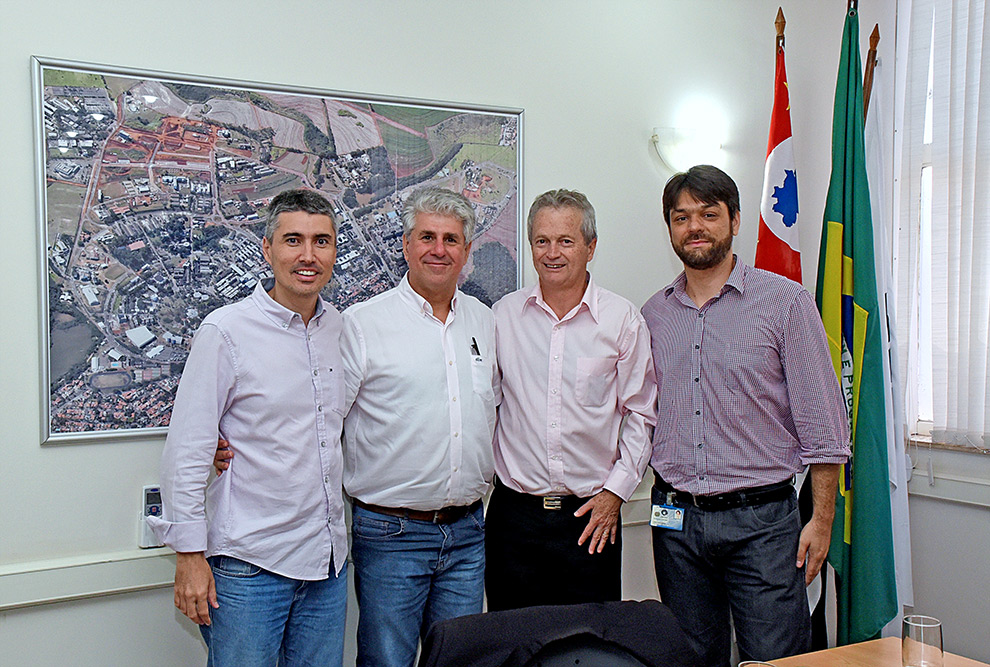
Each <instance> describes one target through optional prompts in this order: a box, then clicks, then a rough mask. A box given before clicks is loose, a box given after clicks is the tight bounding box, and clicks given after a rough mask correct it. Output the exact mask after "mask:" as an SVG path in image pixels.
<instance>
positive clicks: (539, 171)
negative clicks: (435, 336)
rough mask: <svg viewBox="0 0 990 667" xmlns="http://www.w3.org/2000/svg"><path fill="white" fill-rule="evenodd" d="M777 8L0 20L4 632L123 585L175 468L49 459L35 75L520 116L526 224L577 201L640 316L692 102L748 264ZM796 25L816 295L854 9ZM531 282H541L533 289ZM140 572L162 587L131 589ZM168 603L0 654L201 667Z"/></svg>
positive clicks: (45, 11) (148, 595) (663, 6)
mask: <svg viewBox="0 0 990 667" xmlns="http://www.w3.org/2000/svg"><path fill="white" fill-rule="evenodd" d="M778 4H779V0H772V1H771V0H733V1H732V2H725V1H717V0H692V1H690V2H688V1H680V2H678V1H675V0H665V1H662V2H657V1H656V0H638V1H637V0H626V1H622V2H616V1H607V0H600V1H585V2H581V1H574V0H543V1H541V2H524V1H522V0H502V1H500V2H489V3H480V2H439V1H434V2H425V1H423V2H418V1H413V2H403V3H399V2H387V1H384V0H371V1H368V2H338V1H331V2H315V1H305V0H283V2H280V3H278V4H277V5H276V4H274V3H269V2H260V1H257V0H256V1H254V2H243V1H238V2H234V1H232V0H214V1H213V2H202V1H198V2H190V1H188V0H179V1H173V2H159V3H137V2H131V1H126V2H125V1H122V0H108V1H106V2H101V3H97V4H95V5H94V4H87V3H79V2H69V1H67V0H35V1H34V2H31V3H10V2H5V3H3V4H2V5H0V12H2V14H0V26H2V28H0V30H2V34H0V43H2V44H3V51H2V55H0V91H2V95H3V97H2V99H3V107H2V108H3V116H2V118H3V124H4V125H3V131H2V133H0V155H2V156H3V160H2V161H0V183H2V188H3V191H2V195H3V196H2V202H3V208H2V210H0V220H2V227H0V228H2V230H3V232H4V243H3V244H0V276H2V280H0V282H2V284H3V285H4V289H3V290H2V291H0V312H2V313H3V317H2V320H0V350H2V352H0V609H2V608H3V603H4V602H5V601H7V602H9V601H10V600H12V599H22V598H24V596H23V595H21V594H20V593H19V592H17V591H15V590H14V589H15V584H17V585H26V586H27V587H28V588H31V587H36V586H37V587H40V588H52V591H51V592H50V594H51V596H52V597H58V596H59V594H60V593H59V591H62V590H63V589H65V590H69V592H70V593H71V592H72V591H77V592H78V591H80V590H82V591H84V590H85V589H87V586H89V587H90V588H93V587H94V585H91V580H90V579H88V576H89V575H86V574H83V572H84V571H89V570H86V568H85V567H83V568H82V569H79V568H77V567H76V566H75V565H74V564H77V563H83V564H86V563H90V564H93V563H96V564H100V563H101V562H103V561H108V560H109V561H112V560H113V558H108V556H107V554H119V553H121V552H125V553H126V551H127V550H129V549H132V547H133V545H134V543H135V538H136V530H137V528H136V517H135V515H136V510H137V505H138V496H139V491H140V487H141V485H143V484H148V483H153V482H155V481H156V476H157V464H158V458H159V455H160V451H161V444H162V443H161V440H156V439H137V440H134V441H129V442H101V443H94V444H85V445H73V446H58V447H45V448H41V447H40V446H39V441H40V435H39V433H40V419H41V417H40V407H39V401H40V398H39V397H40V395H41V391H40V386H39V383H40V374H39V371H38V369H39V365H40V363H41V362H40V355H41V350H40V349H39V345H38V343H37V341H38V339H39V335H40V331H41V329H40V327H41V326H43V323H42V321H41V319H40V317H39V312H38V310H39V309H38V294H39V290H40V289H41V286H40V285H39V284H38V278H37V275H38V270H39V252H38V245H39V243H40V240H39V235H38V231H37V229H38V224H37V213H38V212H37V209H36V204H35V201H36V200H35V197H36V189H37V183H36V180H35V173H36V171H35V152H34V138H33V136H32V132H33V130H32V127H33V124H32V123H33V121H32V118H33V106H32V97H31V70H30V60H29V59H30V56H31V55H39V56H46V57H54V58H64V59H71V60H79V61H84V62H92V63H102V64H114V65H120V66H126V67H134V68H141V69H150V70H161V71H172V72H180V73H188V74H197V75H206V76H216V77H221V78H229V79H244V80H249V81H250V80H253V81H262V82H278V83H284V84H288V85H296V86H307V87H316V88H326V89H335V90H343V91H353V92H364V93H374V94H387V95H397V96H406V97H420V98H427V99H435V100H447V101H457V102H466V103H475V104H480V105H498V106H511V107H522V108H524V109H525V110H526V112H525V121H524V123H525V125H524V128H525V135H524V142H525V143H524V148H525V153H524V182H523V187H524V192H523V198H524V200H526V201H529V200H531V199H532V198H533V196H534V195H536V194H538V193H540V192H542V191H544V190H546V189H549V188H552V187H570V188H576V189H579V190H583V191H584V192H586V193H587V194H588V195H589V197H590V198H591V200H592V202H593V203H594V204H595V207H596V209H597V211H598V218H599V233H600V237H601V238H600V241H599V246H598V253H597V257H596V260H595V262H594V264H593V267H592V268H593V271H594V272H595V275H596V279H597V280H598V281H599V283H600V284H602V285H604V286H606V287H608V288H611V289H614V290H616V291H618V292H620V293H622V294H624V295H626V296H627V297H628V298H630V299H631V300H633V301H634V302H636V303H642V302H643V301H645V300H646V299H647V298H648V297H649V295H650V294H652V293H653V292H654V291H656V290H657V289H659V288H660V287H662V286H663V285H664V284H666V283H667V282H668V281H669V280H670V279H672V278H673V276H674V275H675V274H676V272H677V270H678V268H679V267H678V263H677V261H676V258H675V257H674V255H673V253H672V252H671V251H670V250H669V244H668V242H667V240H666V236H665V231H664V228H663V223H662V219H661V214H660V206H659V193H660V190H661V188H662V186H663V183H664V181H665V180H666V178H667V177H668V176H669V172H668V171H667V170H666V169H665V168H664V167H663V165H662V164H661V163H660V161H659V160H658V159H657V158H656V156H655V155H654V154H653V153H652V149H651V147H650V143H649V138H650V134H651V130H652V128H653V127H654V126H666V125H674V124H675V123H676V122H677V115H678V113H679V110H680V109H681V107H682V104H683V103H684V101H685V100H687V99H689V98H698V97H701V98H703V99H706V100H708V101H707V104H709V105H712V106H713V107H714V108H717V109H719V110H721V111H722V112H723V113H724V114H725V116H726V118H727V119H728V123H729V126H728V133H729V134H728V138H727V140H726V145H725V148H726V155H725V168H726V170H727V171H728V172H729V173H730V174H732V175H733V176H734V177H735V178H736V180H737V182H738V183H739V186H740V190H741V192H742V212H743V230H742V233H741V235H740V237H739V239H738V241H737V250H738V252H739V253H740V255H741V256H742V257H743V259H744V260H746V261H752V257H753V253H754V248H755V242H756V221H757V210H758V197H759V190H760V187H761V182H762V173H763V158H764V154H765V149H766V136H767V125H768V121H769V112H770V104H771V99H770V94H771V88H772V76H773V45H774V27H773V21H774V17H775V14H776V11H777V6H778ZM788 4H789V6H785V7H784V10H785V12H787V20H788V25H787V46H788V50H787V53H788V56H787V64H788V75H789V81H790V92H791V100H792V109H791V114H792V121H793V126H794V134H795V144H796V146H795V150H796V161H797V168H798V172H799V186H800V193H801V194H800V197H801V207H802V216H803V217H802V219H801V225H802V243H803V245H804V247H805V248H807V249H808V251H807V252H806V253H805V255H804V271H805V276H806V282H808V283H809V285H810V284H811V283H812V282H813V280H814V275H815V272H816V265H817V255H816V251H815V249H817V245H818V237H819V233H820V224H821V219H820V216H821V209H822V202H823V200H824V195H825V190H826V187H827V178H828V171H829V159H830V156H829V142H830V123H831V110H832V96H833V90H834V85H835V74H836V66H837V62H838V49H839V39H840V33H841V29H842V22H843V18H844V7H845V4H846V0H827V1H820V2H806V1H804V0H800V1H793V2H790V3H788ZM861 4H862V5H863V11H862V17H861V21H862V23H861V30H862V33H863V40H862V41H863V44H864V48H865V43H866V35H867V34H868V32H869V30H871V29H872V26H873V24H874V23H875V22H876V21H880V22H881V24H882V25H881V30H883V31H884V40H883V41H882V42H881V55H882V57H884V58H885V59H887V61H888V62H892V61H893V57H892V55H889V54H892V53H893V46H894V44H893V41H894V40H893V33H894V30H893V24H894V21H893V16H894V4H895V0H875V1H874V0H862V3H861ZM886 26H889V28H888V27H886ZM890 69H892V68H890ZM892 78H893V77H892V74H891V75H888V78H887V83H888V88H887V89H886V90H884V91H883V94H884V96H885V98H887V99H885V102H884V108H885V109H886V110H888V111H890V110H892V109H893V102H892V100H893V95H892ZM888 126H890V123H889V122H888ZM527 261H528V260H527ZM525 276H526V279H527V281H528V282H531V281H532V280H533V277H534V273H533V271H532V269H531V268H530V267H527V269H526V272H525ZM627 544H628V545H629V553H628V554H627V556H626V562H627V564H629V563H633V564H635V563H640V564H643V565H644V567H635V566H632V567H629V566H628V565H627V570H628V571H629V572H630V576H629V577H628V579H627V582H626V583H627V585H626V588H625V590H626V592H627V594H629V595H630V596H631V597H646V596H649V595H652V594H653V589H652V588H651V586H652V585H653V584H652V581H651V580H650V573H649V567H648V565H649V562H648V559H649V546H648V531H647V530H644V529H632V530H629V531H628V533H627ZM637 554H639V555H638V556H637ZM131 556H133V554H131ZM114 558H116V557H114ZM48 559H56V560H55V561H54V562H49V560H48ZM42 560H44V561H45V563H44V564H42V565H39V562H40V561H42ZM158 560H162V559H160V558H159V559H158ZM148 561H149V559H143V560H142V559H137V560H133V561H127V562H129V563H131V564H130V565H126V567H125V565H120V564H116V562H113V563H110V564H104V565H96V566H93V567H95V568H96V570H97V571H98V572H101V573H102V574H101V575H99V576H103V577H107V578H108V579H113V578H115V577H116V576H117V575H118V574H120V573H124V574H128V576H135V577H139V578H140V577H142V576H146V578H147V581H146V582H145V583H148V584H151V583H155V582H158V583H163V582H164V581H166V580H167V577H163V576H162V575H161V567H160V565H161V563H158V565H155V566H154V567H151V566H149V565H148ZM150 561H152V562H153V561H154V559H150ZM916 562H917V561H916ZM135 563H136V564H135ZM69 565H72V567H68V566H69ZM115 568H117V569H115ZM119 568H125V569H123V570H122V569H119ZM127 568H130V569H127ZM91 569H92V568H91ZM165 569H166V570H167V569H168V563H167V562H165ZM125 570H126V571H125ZM146 570H149V571H151V570H153V571H154V572H155V574H154V575H151V574H147V575H145V574H142V573H144V572H145V571H146ZM25 582H26V583H25ZM101 585H102V584H101ZM95 587H96V588H99V586H95ZM27 597H30V596H27ZM41 597H44V595H41ZM84 597H85V596H84ZM170 598H171V594H170V593H169V592H168V591H167V590H164V589H163V590H156V591H150V592H141V593H123V594H119V595H114V596H110V597H103V598H99V599H83V600H79V601H75V602H64V603H58V604H50V605H45V606H39V607H32V608H29V609H21V610H12V611H6V612H0V645H2V646H4V655H5V657H6V656H9V655H13V656H20V657H22V658H23V659H25V660H27V659H28V658H29V657H30V656H32V655H33V656H35V657H36V658H37V659H36V660H30V661H31V662H34V663H36V664H54V663H56V662H63V661H64V662H66V663H67V664H80V665H82V664H94V665H95V664H105V663H106V662H107V660H106V656H107V655H108V654H109V655H113V656H116V658H115V659H114V660H112V661H111V662H115V663H117V664H136V663H138V661H139V660H140V659H141V658H142V657H143V656H144V655H145V654H144V653H143V649H144V647H145V644H144V636H145V635H147V634H148V633H151V634H153V635H154V636H155V637H157V639H156V640H155V643H154V644H153V645H152V649H153V655H154V656H155V657H156V661H157V662H160V663H162V664H196V663H198V662H202V650H201V648H200V646H199V643H198V640H197V637H196V633H195V632H194V631H192V629H191V628H190V626H189V624H188V623H184V622H181V619H179V618H177V616H176V614H175V613H174V611H173V610H172V609H171V607H170ZM104 620H105V621H106V622H104ZM950 648H951V647H950ZM984 657H986V656H984Z"/></svg>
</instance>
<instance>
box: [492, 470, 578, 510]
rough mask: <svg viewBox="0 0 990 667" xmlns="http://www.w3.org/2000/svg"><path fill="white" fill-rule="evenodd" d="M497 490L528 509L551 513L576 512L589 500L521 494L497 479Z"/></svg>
mask: <svg viewBox="0 0 990 667" xmlns="http://www.w3.org/2000/svg"><path fill="white" fill-rule="evenodd" d="M495 489H496V491H497V492H498V493H500V494H504V495H506V496H509V497H511V498H512V500H513V502H515V503H518V504H522V505H526V506H528V507H536V508H541V507H542V508H543V509H545V510H551V511H557V510H568V511H574V510H576V509H577V508H578V507H580V506H581V505H582V504H583V503H584V502H585V501H586V500H587V498H579V497H578V496H575V495H556V496H536V495H532V494H529V493H520V492H519V491H516V490H515V489H510V488H509V487H507V486H506V485H505V484H503V483H502V480H500V479H498V478H495Z"/></svg>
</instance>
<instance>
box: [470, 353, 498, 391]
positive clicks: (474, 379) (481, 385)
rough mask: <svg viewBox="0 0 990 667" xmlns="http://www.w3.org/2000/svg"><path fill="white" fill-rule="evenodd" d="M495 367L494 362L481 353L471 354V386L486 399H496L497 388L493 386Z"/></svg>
mask: <svg viewBox="0 0 990 667" xmlns="http://www.w3.org/2000/svg"><path fill="white" fill-rule="evenodd" d="M494 375H495V369H494V368H493V367H492V364H491V363H490V362H489V361H488V360H487V359H485V358H484V357H481V356H479V355H472V356H471V388H472V389H474V393H476V394H478V396H480V397H481V399H482V400H484V401H494V400H495V390H494V389H493V388H492V377H493V376H494Z"/></svg>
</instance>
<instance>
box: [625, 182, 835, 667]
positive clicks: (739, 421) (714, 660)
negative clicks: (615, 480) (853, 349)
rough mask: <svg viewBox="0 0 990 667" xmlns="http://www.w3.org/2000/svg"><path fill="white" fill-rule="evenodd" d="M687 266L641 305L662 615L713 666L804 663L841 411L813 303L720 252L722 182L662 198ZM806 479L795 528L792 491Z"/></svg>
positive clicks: (830, 511)
mask: <svg viewBox="0 0 990 667" xmlns="http://www.w3.org/2000/svg"><path fill="white" fill-rule="evenodd" d="M663 214H664V220H665V221H666V223H667V229H668V231H669V233H670V242H671V245H672V246H673V249H674V251H675V252H676V253H677V256H678V257H680V259H681V261H682V262H683V264H684V272H683V273H681V274H680V275H679V276H678V277H677V278H676V279H675V280H674V282H672V283H671V284H670V285H668V286H667V287H665V288H664V289H662V290H660V291H659V292H657V293H656V294H655V295H654V296H653V297H652V298H651V299H650V300H649V301H647V303H646V305H644V306H643V310H642V313H643V317H644V318H645V320H646V323H647V325H648V326H649V328H650V334H651V337H652V349H653V360H654V365H655V368H656V375H657V384H658V392H659V398H658V410H659V413H658V418H657V426H656V429H655V432H654V435H653V454H652V457H651V460H650V464H651V466H652V467H653V469H654V471H655V476H656V481H655V484H654V487H653V492H652V493H653V498H652V501H653V516H652V519H651V525H652V526H654V529H653V553H654V560H655V567H656V573H657V583H658V585H659V589H660V597H661V600H662V601H663V602H664V603H666V604H667V605H669V606H670V608H671V610H672V611H673V612H674V614H675V616H677V618H678V621H679V622H680V624H681V625H682V627H683V628H684V630H685V631H686V632H687V634H688V636H689V637H690V638H691V641H692V644H693V645H694V648H695V649H696V650H697V651H698V653H699V654H700V655H702V656H703V657H704V660H705V664H707V665H710V666H711V667H727V666H728V665H729V660H730V651H731V647H730V622H729V619H730V615H731V619H732V625H733V626H734V627H735V630H736V639H737V643H738V647H739V654H740V659H743V660H748V659H753V660H769V659H772V658H779V657H781V656H785V655H793V654H796V653H803V652H805V651H807V650H809V648H810V627H811V623H810V619H809V613H808V603H807V597H806V594H805V587H806V584H807V583H808V582H810V581H811V580H812V579H814V577H815V576H816V575H817V574H818V571H819V570H820V569H821V567H822V563H823V562H824V560H825V556H826V554H827V553H828V547H829V541H830V538H831V532H832V519H833V516H834V513H835V490H836V487H837V484H838V479H839V473H840V468H841V464H843V463H844V462H845V461H846V459H847V458H848V456H849V435H848V425H847V418H846V411H845V406H844V403H843V401H842V396H841V392H840V389H839V385H838V381H837V379H836V375H835V371H834V369H833V366H832V361H831V357H830V355H829V350H828V344H827V341H826V338H825V332H824V329H823V327H822V323H821V319H820V317H819V315H818V311H817V309H816V308H815V302H814V299H813V298H812V297H811V295H810V294H809V293H808V292H807V290H805V289H804V288H803V287H802V286H801V285H799V284H798V283H795V282H793V281H790V280H787V279H786V278H782V277H780V276H778V275H776V274H773V273H769V272H766V271H762V270H760V269H755V268H753V267H751V266H747V265H746V264H744V263H743V262H742V261H740V260H739V258H738V257H737V256H736V255H734V254H733V253H732V237H733V236H735V235H736V234H738V232H739V222H740V220H739V192H738V189H737V188H736V185H735V183H734V182H733V181H732V179H731V178H730V177H729V176H728V175H727V174H725V173H724V172H722V171H721V170H719V169H717V168H715V167H712V166H708V165H701V166H696V167H693V168H691V169H689V170H688V171H687V172H684V173H679V174H675V175H674V176H673V177H671V179H670V180H669V181H668V182H667V185H666V187H665V188H664V192H663ZM805 466H810V469H811V478H810V482H811V485H812V492H813V498H814V515H813V517H812V518H811V520H810V521H809V522H808V524H807V525H806V526H804V527H803V528H802V526H801V522H800V518H799V515H798V509H797V499H796V497H795V492H794V487H793V479H794V475H795V473H797V472H800V471H801V470H802V469H803V468H804V467H805Z"/></svg>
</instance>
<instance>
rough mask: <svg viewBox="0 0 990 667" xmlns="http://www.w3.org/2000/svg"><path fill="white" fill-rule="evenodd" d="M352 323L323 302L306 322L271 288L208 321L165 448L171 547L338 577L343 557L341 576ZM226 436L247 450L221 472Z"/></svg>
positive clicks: (285, 572) (165, 513) (164, 528)
mask: <svg viewBox="0 0 990 667" xmlns="http://www.w3.org/2000/svg"><path fill="white" fill-rule="evenodd" d="M340 329H341V317H340V314H339V313H338V312H337V311H336V310H334V308H333V307H332V306H330V305H328V304H324V303H323V302H322V301H320V302H318V304H317V307H316V314H315V315H314V316H313V317H312V318H311V319H310V321H309V326H306V325H305V324H303V321H302V318H301V317H300V316H299V314H298V313H295V312H292V311H291V310H289V309H287V308H285V307H284V306H281V305H280V304H278V303H276V302H275V301H274V300H273V299H272V298H271V297H270V296H268V294H267V293H266V292H265V290H264V288H263V287H262V286H261V284H260V283H259V284H258V286H257V287H256V288H255V290H254V292H253V293H252V294H251V295H250V296H249V297H247V298H246V299H244V300H242V301H239V302H238V303H235V304H232V305H229V306H224V307H222V308H219V309H217V310H215V311H213V312H212V313H210V314H209V315H208V316H207V317H206V319H204V320H203V324H202V326H200V328H199V331H198V332H197V333H196V336H195V338H194V340H193V345H192V350H191V351H190V353H189V359H188V360H187V361H186V366H185V370H184V371H183V373H182V379H181V381H180V382H179V390H178V394H177V395H176V398H175V405H174V407H173V408H172V420H171V424H170V425H169V429H168V438H167V439H166V441H165V450H164V452H163V454H162V465H161V480H162V518H160V519H158V518H155V517H149V519H148V522H149V524H150V525H151V526H152V528H153V529H154V531H155V533H156V534H157V535H158V537H159V538H160V539H161V540H162V541H163V542H164V543H165V544H167V545H168V546H170V547H172V548H173V549H174V550H176V551H180V552H196V551H205V553H206V555H207V556H213V555H217V554H222V555H226V556H233V557H235V558H240V559H241V560H244V561H247V562H249V563H252V564H254V565H257V566H259V567H262V568H264V569H266V570H269V571H271V572H275V573H277V574H280V575H282V576H285V577H290V578H292V579H301V580H319V579H325V578H327V575H328V573H329V566H330V561H331V552H332V554H333V563H334V565H335V566H336V570H337V572H339V571H340V569H341V568H342V567H343V566H344V563H345V562H346V559H347V531H346V528H345V526H344V504H343V499H342V496H341V476H342V467H343V462H342V460H341V450H340V430H341V425H342V421H343V412H342V408H343V379H342V376H343V373H342V368H341V360H340V349H339V345H338V341H339V339H340ZM218 435H219V436H222V437H223V438H225V439H226V440H228V441H229V442H230V446H231V448H232V449H233V450H234V452H235V453H236V462H235V463H234V465H232V466H231V467H230V469H229V470H227V471H226V472H225V473H224V474H223V475H221V476H220V477H216V476H215V475H214V474H213V456H214V453H215V452H216V449H217V436H218ZM211 480H212V481H211ZM204 496H205V502H204Z"/></svg>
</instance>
